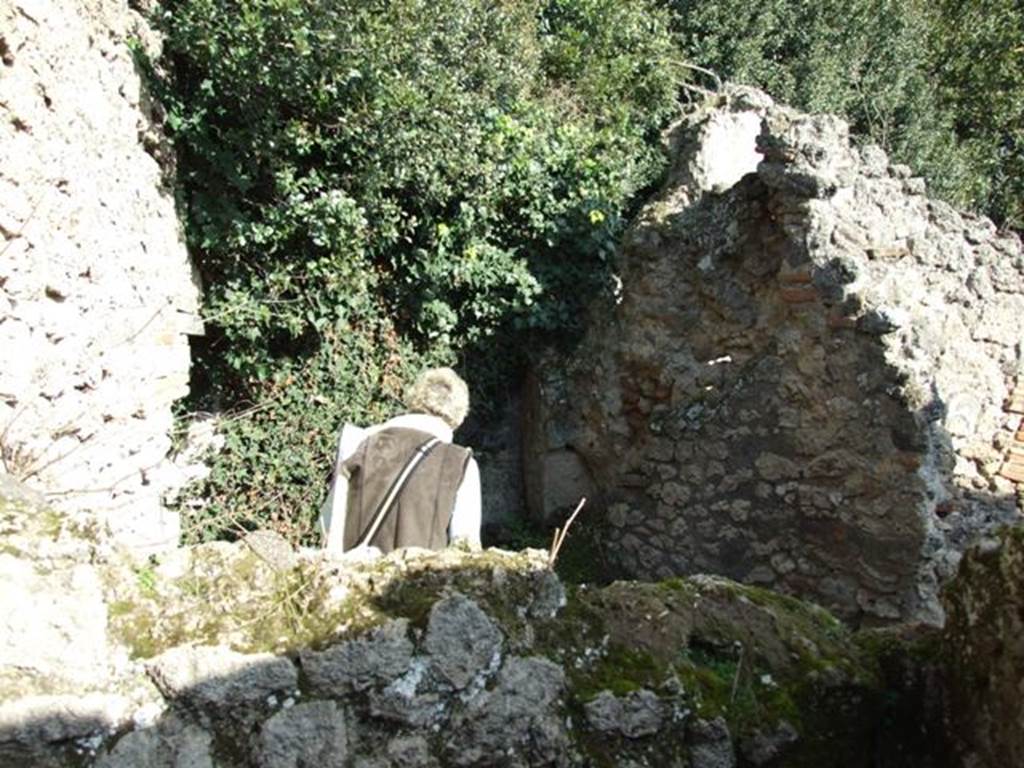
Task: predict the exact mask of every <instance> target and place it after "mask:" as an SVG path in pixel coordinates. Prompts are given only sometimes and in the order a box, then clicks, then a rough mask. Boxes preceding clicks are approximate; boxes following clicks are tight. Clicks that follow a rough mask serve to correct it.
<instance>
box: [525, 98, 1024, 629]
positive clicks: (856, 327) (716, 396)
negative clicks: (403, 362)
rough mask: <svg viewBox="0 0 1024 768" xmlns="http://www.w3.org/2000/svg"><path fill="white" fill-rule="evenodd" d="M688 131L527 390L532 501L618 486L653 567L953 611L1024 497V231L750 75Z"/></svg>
mask: <svg viewBox="0 0 1024 768" xmlns="http://www.w3.org/2000/svg"><path fill="white" fill-rule="evenodd" d="M671 141H672V144H673V152H674V154H675V158H676V160H675V163H676V164H675V167H674V169H673V171H672V174H671V177H670V179H669V181H668V183H667V184H666V186H665V188H664V189H663V191H662V193H661V194H660V195H659V196H657V197H656V199H654V200H653V201H652V202H651V203H649V204H648V206H647V207H646V209H645V211H644V212H643V213H642V215H641V217H640V220H639V222H638V223H637V224H636V225H635V226H634V227H633V228H632V229H631V231H630V232H628V233H627V236H626V238H625V242H624V245H623V247H622V254H621V265H620V266H621V281H622V288H621V293H620V295H619V296H618V297H617V302H616V304H615V305H614V306H613V305H612V304H611V303H601V304H600V305H599V306H596V307H594V309H593V312H592V316H591V322H590V327H589V330H588V334H587V337H586V338H585V340H584V341H583V343H582V344H581V345H580V346H579V347H578V348H577V349H576V350H575V351H574V354H573V355H572V357H571V359H569V360H566V359H565V358H564V356H557V357H552V359H550V360H548V361H547V362H545V363H544V364H542V365H541V366H539V367H538V369H537V371H536V372H535V376H534V377H533V380H532V381H531V383H530V385H529V387H528V389H529V391H528V394H527V408H526V413H527V420H528V424H527V436H526V443H527V448H526V452H525V455H526V456H527V466H526V480H527V495H528V501H529V503H530V506H531V508H532V510H533V513H534V514H535V515H536V516H538V517H540V518H548V519H550V518H551V516H552V515H553V514H554V513H555V512H557V511H559V510H561V509H563V508H564V507H565V506H566V505H568V504H571V503H573V502H575V500H576V499H577V498H578V497H579V496H582V495H586V496H589V497H592V498H595V499H596V500H597V505H599V506H602V507H603V510H604V512H605V525H606V534H605V537H604V538H605V543H606V545H607V547H608V549H609V550H610V552H611V553H612V554H613V556H614V557H615V559H616V560H618V561H619V562H620V563H621V564H622V565H623V566H624V567H625V569H626V570H627V572H629V573H631V574H633V575H635V576H637V577H639V578H648V579H650V578H661V577H666V576H669V575H672V574H688V573H699V572H708V573H722V574H726V575H728V576H730V577H732V578H736V579H739V580H742V581H746V582H748V583H755V584H763V585H765V586H769V587H772V588H777V589H781V590H783V591H786V592H789V593H793V594H798V595H801V596H804V597H809V598H811V599H814V600H817V601H818V602H820V603H821V604H823V605H825V606H828V607H829V608H831V609H833V610H835V611H837V612H838V613H840V614H841V615H843V616H844V617H846V618H848V619H851V620H854V621H866V622H868V623H877V622H891V621H897V620H901V619H923V620H925V621H929V622H934V623H941V620H942V612H941V609H940V606H939V601H938V589H939V587H940V585H941V583H942V582H943V581H945V580H946V579H948V578H949V577H950V576H951V575H952V573H953V572H954V570H955V566H956V563H957V561H958V559H959V557H960V553H961V551H962V550H963V548H964V547H965V546H966V545H967V543H968V542H969V541H970V540H972V539H973V538H975V537H976V536H977V535H978V534H980V533H981V532H984V531H985V530H988V529H990V528H991V527H993V526H995V525H998V524H1000V523H1003V522H1009V521H1015V520H1019V519H1020V504H1021V502H1020V497H1019V495H1018V493H1019V490H1018V488H1017V487H1016V486H1015V482H1019V481H1020V480H1021V479H1022V478H1024V474H1022V473H1024V451H1022V450H1021V449H1022V446H1024V443H1022V442H1021V441H1022V440H1024V431H1022V430H1021V416H1020V414H1021V413H1022V412H1024V401H1022V395H1021V392H1022V387H1024V349H1022V345H1024V340H1022V325H1021V318H1024V257H1022V252H1021V244H1020V241H1019V239H1018V238H1017V237H1016V236H1014V235H1012V234H1008V233H1003V232H997V231H996V228H995V227H994V226H993V225H992V223H991V222H990V221H988V220H987V219H984V218H980V217H976V216H971V215H967V214H962V213H958V212H957V211H955V210H953V209H952V208H950V207H949V206H948V205H945V204H943V203H941V202H939V201H935V200H930V199H928V197H927V196H926V194H925V191H926V190H925V184H924V182H923V181H922V180H921V179H919V178H915V177H914V176H913V174H912V172H911V170H910V169H909V168H907V167H905V166H900V165H893V164H891V163H890V162H889V160H888V158H887V157H886V155H885V153H884V152H882V151H881V150H880V149H878V148H877V147H873V146H864V147H858V146H856V145H854V144H853V143H851V141H850V138H849V136H848V132H847V126H846V125H845V124H844V123H843V122H842V121H840V120H838V119H836V118H833V117H829V116H810V115H806V114H801V113H798V112H795V111H792V110H789V109H786V108H783V107H780V106H777V105H775V104H773V103H772V102H771V100H770V99H769V98H768V97H766V96H765V95H763V94H761V93H759V92H756V91H752V90H749V89H732V90H730V91H728V92H727V93H726V94H724V95H722V96H721V97H719V98H718V100H717V101H715V102H713V103H709V104H707V105H705V106H703V107H702V108H701V109H698V110H696V111H695V112H694V113H693V114H691V115H690V116H688V118H687V119H685V120H684V121H683V122H682V123H680V124H679V125H678V126H676V128H675V129H674V131H673V133H672V135H671ZM755 147H756V149H757V152H758V154H757V155H755V154H754V152H753V150H754V148H755ZM1015 388H1016V389H1015ZM1015 391H1016V394H1014V392H1015Z"/></svg>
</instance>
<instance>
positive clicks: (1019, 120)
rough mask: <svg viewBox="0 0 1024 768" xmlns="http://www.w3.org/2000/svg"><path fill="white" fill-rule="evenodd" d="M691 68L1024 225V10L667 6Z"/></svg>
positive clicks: (941, 191) (859, 0)
mask: <svg viewBox="0 0 1024 768" xmlns="http://www.w3.org/2000/svg"><path fill="white" fill-rule="evenodd" d="M665 5H666V6H668V7H670V8H671V9H672V10H673V12H674V16H675V21H674V29H675V32H676V35H677V38H678V40H679V45H680V47H681V49H682V52H683V55H684V57H685V58H687V59H688V60H690V61H692V62H694V63H696V64H699V65H702V66H704V67H707V68H710V69H712V70H714V71H715V72H717V73H719V74H720V75H721V76H722V77H726V78H728V79H731V80H735V81H739V82H744V83H749V84H752V85H757V86H759V87H761V88H764V89H765V90H766V91H767V92H768V93H770V94H771V95H772V96H773V97H774V98H775V99H777V100H779V101H782V102H784V103H788V104H791V105H793V106H796V107H799V108H801V109H804V110H808V111H812V112H833V113H837V114H840V115H844V116H845V117H846V118H847V119H848V120H849V121H850V123H851V127H852V129H853V130H854V132H855V134H856V135H858V136H859V137H860V138H861V139H862V140H869V141H873V142H876V143H878V144H880V145H881V146H882V147H884V148H885V149H886V150H887V151H889V152H890V153H891V154H892V156H893V157H894V159H895V160H897V161H898V162H904V163H908V164H909V165H910V166H911V167H913V168H914V169H915V171H916V172H918V173H920V174H922V175H924V176H925V177H926V178H927V179H928V181H929V184H930V187H931V191H932V193H933V194H935V195H937V196H939V197H943V198H945V199H947V200H949V201H950V202H952V203H954V204H956V205H958V206H960V207H963V208H971V209H974V210H980V211H982V212H984V213H987V214H988V215H990V216H992V217H993V218H994V219H995V220H996V221H997V222H1000V223H1004V222H1005V223H1008V224H1010V225H1014V226H1017V227H1020V226H1022V225H1024V217H1022V211H1021V204H1022V200H1024V195H1022V191H1024V182H1021V181H1020V180H1021V178H1024V174H1022V173H1021V172H1020V171H1021V170H1024V138H1022V137H1024V127H1022V126H1024V108H1022V105H1024V50H1022V49H1021V47H1020V46H1021V40H1022V39H1024V8H1022V7H1021V5H1020V3H1019V2H1017V0H983V2H977V3H973V2H972V3H962V2H959V0H942V2H938V3H925V2H923V0H856V1H855V2H849V1H848V0H819V1H818V2H813V3H812V2H805V1H804V0H711V1H710V2H709V1H708V0H665Z"/></svg>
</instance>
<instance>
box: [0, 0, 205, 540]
mask: <svg viewBox="0 0 1024 768" xmlns="http://www.w3.org/2000/svg"><path fill="white" fill-rule="evenodd" d="M130 39H136V40H139V41H140V42H141V44H142V45H143V46H144V47H146V48H148V49H149V52H150V53H154V52H155V51H156V50H157V48H158V44H159V41H158V40H157V39H156V38H155V36H154V35H153V33H152V32H151V31H150V30H149V29H148V28H147V27H146V25H145V24H144V23H143V21H142V19H141V17H140V16H139V14H138V13H137V12H135V11H134V10H129V8H128V4H127V3H126V2H125V0H97V1H96V2H90V3H82V2H76V0H0V59H2V62H0V349H2V350H3V360H4V364H3V366H2V367H0V450H2V455H3V467H2V469H3V471H5V472H7V473H8V474H10V475H13V476H15V477H18V478H21V479H23V480H25V481H26V482H28V483H30V484H31V485H33V486H34V487H37V488H39V489H41V490H44V491H45V492H46V493H47V496H48V498H49V499H50V500H51V502H52V503H54V504H56V505H58V506H60V507H62V508H65V509H104V510H106V511H107V518H108V520H109V522H110V523H111V525H112V526H113V528H114V530H115V532H116V533H117V535H118V536H119V537H120V538H121V539H122V540H124V541H125V542H127V543H130V544H131V545H133V546H136V547H138V548H140V549H147V550H156V549H161V548H166V547H167V546H174V545H176V543H177V540H178V521H177V517H176V516H175V515H173V514H172V513H170V512H168V511H166V510H164V509H163V508H162V506H161V503H160V497H161V494H162V493H163V492H164V491H166V490H168V489H169V488H171V487H173V486H174V485H175V484H176V483H178V482H179V481H180V479H181V478H179V477H178V476H177V475H178V474H179V473H178V472H177V471H176V470H175V469H174V468H173V466H172V465H170V464H169V462H167V461H166V459H165V457H166V455H167V453H168V450H169V448H170V445H171V438H170V436H169V431H170V429H171V420H172V417H171V410H170V404H171V403H172V402H173V401H174V400H176V399H178V398H180V397H182V396H183V395H184V394H186V393H187V391H188V370H189V349H188V342H187V336H186V334H189V333H196V332H201V330H202V328H201V324H200V322H199V320H198V316H197V313H198V309H197V300H198V291H197V286H196V284H195V282H194V279H193V274H192V268H191V266H190V263H189V260H188V255H187V253H186V250H185V245H184V242H183V238H182V232H181V228H180V225H179V223H178V216H177V214H176V211H175V202H174V199H173V195H172V192H171V190H170V188H169V185H166V184H164V183H163V180H162V171H161V167H160V164H159V163H158V162H157V160H156V159H155V157H157V156H159V157H161V158H162V161H164V162H165V163H166V161H167V159H168V158H169V157H170V156H171V153H170V152H169V151H168V150H167V147H166V146H165V144H164V139H163V138H162V136H161V134H160V131H159V127H158V124H159V115H157V114H156V110H157V107H155V106H154V105H153V104H151V103H150V102H149V100H148V97H147V95H146V93H145V90H144V88H143V85H142V81H141V79H140V73H139V71H138V70H137V68H136V66H135V64H134V63H133V58H132V53H131V51H130V50H129V46H128V41H129V40H130Z"/></svg>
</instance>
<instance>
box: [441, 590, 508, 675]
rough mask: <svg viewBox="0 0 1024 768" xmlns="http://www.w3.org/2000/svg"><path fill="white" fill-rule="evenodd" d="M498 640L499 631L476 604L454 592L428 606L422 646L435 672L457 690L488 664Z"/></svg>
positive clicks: (498, 646) (499, 643) (497, 651)
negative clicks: (427, 619)
mask: <svg viewBox="0 0 1024 768" xmlns="http://www.w3.org/2000/svg"><path fill="white" fill-rule="evenodd" d="M502 641H503V638H502V634H501V630H500V629H498V627H497V625H496V624H495V623H494V622H493V621H491V619H490V617H488V615H487V614H486V613H484V612H483V610H482V609H481V608H480V606H478V605H477V604H476V603H475V602H473V601H472V600H470V599H469V598H468V597H465V596H463V595H459V594H456V595H452V596H451V597H446V598H444V599H443V600H440V601H438V602H437V603H435V605H434V607H433V608H432V609H431V611H430V620H429V622H428V624H427V635H426V639H425V641H424V647H425V648H426V650H427V653H429V654H430V657H431V662H432V665H433V668H434V670H435V671H436V672H437V674H438V675H439V676H440V677H441V678H443V679H444V680H446V681H448V682H449V683H450V684H451V685H452V687H454V688H455V689H457V690H460V689H462V688H465V687H466V686H468V685H469V684H470V682H471V681H472V680H473V679H474V678H475V677H476V676H477V675H479V674H480V673H481V672H482V671H484V670H486V669H487V668H488V667H489V666H490V665H491V663H492V660H493V659H494V657H495V656H496V655H498V654H500V653H501V647H502Z"/></svg>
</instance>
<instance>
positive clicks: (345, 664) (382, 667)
mask: <svg viewBox="0 0 1024 768" xmlns="http://www.w3.org/2000/svg"><path fill="white" fill-rule="evenodd" d="M408 631H409V622H408V620H406V619H398V620H396V621H390V622H388V623H387V624H384V625H383V626H380V627H377V628H376V629H374V630H373V631H371V632H369V633H368V634H367V635H366V636H364V637H360V638H357V639H355V640H347V641H345V642H343V643H338V644H337V645H335V646H332V647H330V648H328V649H327V650H325V651H308V650H304V651H302V652H301V654H300V657H299V658H300V660H301V663H302V669H303V671H304V672H305V674H306V676H307V678H308V679H309V682H310V685H311V686H312V688H313V690H314V691H315V692H317V693H319V694H321V695H328V696H331V695H343V694H345V693H348V692H350V691H363V690H366V689H367V688H370V687H371V686H377V685H380V686H383V685H387V684H388V683H390V682H391V681H393V680H394V679H395V678H397V677H399V676H400V675H402V674H403V673H404V672H405V671H406V670H407V669H408V668H409V664H410V662H411V661H412V652H413V645H412V641H410V640H409V638H408Z"/></svg>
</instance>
